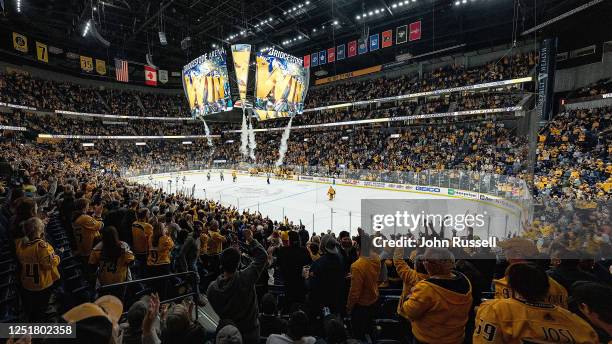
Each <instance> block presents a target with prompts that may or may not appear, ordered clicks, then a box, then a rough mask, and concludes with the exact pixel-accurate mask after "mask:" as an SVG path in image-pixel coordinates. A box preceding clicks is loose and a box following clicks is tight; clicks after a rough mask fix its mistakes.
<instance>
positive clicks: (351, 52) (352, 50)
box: [348, 41, 357, 57]
mask: <svg viewBox="0 0 612 344" xmlns="http://www.w3.org/2000/svg"><path fill="white" fill-rule="evenodd" d="M355 55H357V41H350V42H349V44H348V57H353V56H355Z"/></svg>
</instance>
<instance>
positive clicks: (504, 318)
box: [472, 299, 599, 344]
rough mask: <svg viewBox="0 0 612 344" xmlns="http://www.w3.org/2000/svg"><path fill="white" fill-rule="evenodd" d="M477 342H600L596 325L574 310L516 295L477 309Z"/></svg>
mask: <svg viewBox="0 0 612 344" xmlns="http://www.w3.org/2000/svg"><path fill="white" fill-rule="evenodd" d="M472 339H473V343H474V344H482V343H486V344H489V343H506V344H531V343H534V344H535V343H538V344H541V343H576V344H578V343H583V344H587V343H593V344H595V343H598V342H599V340H598V337H597V334H596V333H595V331H594V330H593V328H592V327H591V326H590V325H589V324H588V323H587V322H586V321H584V320H583V319H582V318H580V317H579V316H577V315H575V314H573V313H572V312H570V311H568V310H566V309H564V308H561V307H559V306H555V305H552V304H549V303H545V304H534V303H528V302H525V301H520V300H517V299H497V300H488V301H485V302H483V303H482V304H481V305H480V306H479V307H478V312H477V313H476V324H475V329H474V335H473V337H472Z"/></svg>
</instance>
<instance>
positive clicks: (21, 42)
mask: <svg viewBox="0 0 612 344" xmlns="http://www.w3.org/2000/svg"><path fill="white" fill-rule="evenodd" d="M13 48H15V50H17V51H21V52H22V53H27V52H28V38H27V37H26V36H24V35H22V34H20V33H17V32H13Z"/></svg>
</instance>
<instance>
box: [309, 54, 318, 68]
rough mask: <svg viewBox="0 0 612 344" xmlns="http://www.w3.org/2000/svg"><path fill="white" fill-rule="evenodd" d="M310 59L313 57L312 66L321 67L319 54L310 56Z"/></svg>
mask: <svg viewBox="0 0 612 344" xmlns="http://www.w3.org/2000/svg"><path fill="white" fill-rule="evenodd" d="M310 57H311V59H310V60H311V61H310V62H311V64H312V66H313V67H316V66H318V65H319V53H314V54H312V55H310Z"/></svg>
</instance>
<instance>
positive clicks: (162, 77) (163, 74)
mask: <svg viewBox="0 0 612 344" xmlns="http://www.w3.org/2000/svg"><path fill="white" fill-rule="evenodd" d="M157 78H158V79H159V82H161V83H162V84H165V83H167V82H168V71H167V70H165V69H160V70H159V71H157Z"/></svg>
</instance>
